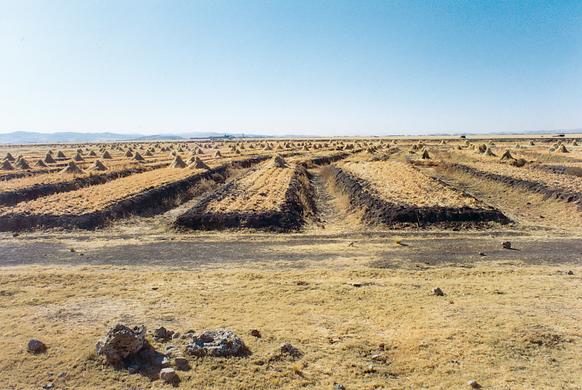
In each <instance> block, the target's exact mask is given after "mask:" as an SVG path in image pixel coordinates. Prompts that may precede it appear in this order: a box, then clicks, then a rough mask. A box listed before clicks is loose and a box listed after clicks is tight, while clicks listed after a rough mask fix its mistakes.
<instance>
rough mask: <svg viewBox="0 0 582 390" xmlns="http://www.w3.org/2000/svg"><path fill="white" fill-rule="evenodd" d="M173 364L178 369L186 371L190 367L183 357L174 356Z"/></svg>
mask: <svg viewBox="0 0 582 390" xmlns="http://www.w3.org/2000/svg"><path fill="white" fill-rule="evenodd" d="M174 366H176V368H177V369H178V370H180V371H188V370H189V369H190V363H188V360H187V359H186V358H185V357H181V356H179V357H176V358H175V359H174Z"/></svg>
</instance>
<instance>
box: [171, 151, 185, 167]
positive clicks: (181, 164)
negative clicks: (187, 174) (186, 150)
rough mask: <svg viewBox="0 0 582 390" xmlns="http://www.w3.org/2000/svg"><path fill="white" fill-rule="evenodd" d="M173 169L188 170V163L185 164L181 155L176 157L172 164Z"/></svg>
mask: <svg viewBox="0 0 582 390" xmlns="http://www.w3.org/2000/svg"><path fill="white" fill-rule="evenodd" d="M170 167H171V168H186V163H185V162H184V160H182V157H180V155H179V154H178V155H176V157H175V158H174V161H172V163H171V164H170Z"/></svg>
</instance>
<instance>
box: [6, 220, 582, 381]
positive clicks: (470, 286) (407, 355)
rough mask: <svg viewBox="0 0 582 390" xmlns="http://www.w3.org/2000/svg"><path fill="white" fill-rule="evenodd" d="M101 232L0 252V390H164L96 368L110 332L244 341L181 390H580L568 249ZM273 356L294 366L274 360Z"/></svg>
mask: <svg viewBox="0 0 582 390" xmlns="http://www.w3.org/2000/svg"><path fill="white" fill-rule="evenodd" d="M134 226H135V227H136V229H137V230H139V223H134ZM116 229H117V230H103V231H98V232H95V233H87V232H74V233H68V234H66V235H63V234H62V233H59V232H45V233H42V232H39V233H27V234H22V235H20V236H18V237H12V236H10V235H8V234H3V235H2V236H0V264H1V265H2V268H0V308H1V309H0V334H1V335H2V336H1V340H2V345H3V348H2V352H0V356H1V357H2V359H0V383H1V384H2V385H1V386H0V387H1V388H3V389H4V388H6V389H35V388H41V386H42V385H44V384H46V383H47V382H53V383H54V384H55V386H56V388H68V389H95V388H105V389H142V388H143V389H148V388H164V387H168V385H164V384H162V383H161V381H160V380H155V379H152V378H149V377H145V376H142V375H139V374H134V375H130V374H128V372H127V371H123V370H121V371H115V370H113V369H111V368H110V367H107V366H104V365H103V364H102V362H101V360H100V359H99V358H98V357H97V356H96V355H95V351H94V346H95V342H96V341H97V339H98V338H99V337H100V336H101V335H103V334H104V333H105V332H106V331H107V329H108V327H110V326H112V325H114V324H115V323H117V322H123V323H127V324H141V323H144V324H146V325H147V326H148V328H149V329H154V328H155V327H158V326H161V325H163V326H165V327H167V328H169V329H173V330H176V331H179V332H185V331H187V330H189V329H194V330H197V331H199V330H202V329H208V328H210V329H212V328H217V327H224V328H228V329H232V330H234V331H236V332H237V333H238V334H239V335H240V336H241V337H242V338H243V340H244V342H245V343H246V344H247V346H248V347H249V349H250V351H251V355H250V356H247V357H239V358H231V359H217V358H214V359H213V358H198V359H191V365H192V369H191V370H190V371H187V372H179V375H180V377H181V379H182V382H181V384H180V387H181V388H204V389H225V388H228V389H272V388H288V389H295V388H313V389H320V388H323V389H326V388H328V389H331V388H332V387H333V383H334V382H337V383H342V384H344V385H345V386H346V388H347V389H400V388H442V389H451V388H468V386H467V381H469V380H472V379H474V380H477V381H478V382H479V383H481V384H482V385H483V386H484V388H493V389H510V388H511V389H531V388H563V389H578V388H581V387H580V386H581V385H580V384H581V381H580V378H581V377H582V366H581V364H580V359H579V357H580V355H581V353H582V347H581V344H580V343H581V342H582V326H581V325H580V324H582V283H581V281H582V279H581V275H582V238H580V237H579V236H578V237H576V236H574V237H573V236H569V235H567V234H565V233H555V232H554V233H551V234H550V233H548V232H543V231H539V232H530V233H527V234H526V233H524V232H522V231H519V230H514V231H507V230H505V231H496V230H490V231H487V232H478V231H466V232H444V231H442V232H440V231H425V232H413V231H409V232H404V231H399V232H380V231H359V232H354V233H352V234H344V233H333V234H326V233H323V232H322V231H319V232H312V233H311V234H309V233H305V234H284V235H281V234H279V235H273V234H259V233H255V234H249V233H236V232H230V233H213V234H188V235H185V234H168V233H167V232H166V233H165V234H155V233H152V232H150V235H145V236H144V235H140V233H139V232H138V231H136V232H135V234H131V233H129V230H127V231H126V232H125V233H123V228H122V227H117V228H116ZM113 233H116V234H117V235H116V236H115V237H113ZM504 240H510V241H511V242H512V243H513V246H514V247H515V250H504V249H501V242H502V241H504ZM71 248H72V249H73V250H74V252H72V251H71ZM479 252H483V253H484V254H485V256H481V255H479ZM568 271H572V272H573V273H574V274H573V275H569V274H568ZM437 286H439V287H441V288H442V289H443V290H444V291H445V293H446V296H444V297H437V296H434V295H432V294H431V290H432V288H434V287H437ZM251 329H259V330H260V331H261V333H262V338H261V339H257V338H254V337H252V336H250V335H249V332H250V330H251ZM32 337H37V338H40V339H42V340H43V341H45V342H46V343H47V345H48V347H49V349H48V352H47V353H46V354H42V355H38V356H33V355H29V354H28V353H26V351H25V345H26V342H27V340H28V339H29V338H32ZM149 339H150V341H152V339H151V337H149ZM283 342H290V343H292V344H293V345H294V346H296V347H298V348H299V349H300V350H301V351H302V352H303V353H304V356H303V357H302V358H300V359H297V360H293V359H291V358H285V359H282V360H278V359H275V358H273V356H274V355H275V351H276V350H277V348H278V347H279V346H280V344H282V343H283ZM178 344H179V343H178ZM153 345H154V347H155V348H156V349H157V350H159V351H162V352H163V350H164V348H165V345H164V344H163V343H162V344H160V343H155V342H153ZM63 372H64V373H65V374H64V376H63V378H59V377H58V375H59V374H60V373H63Z"/></svg>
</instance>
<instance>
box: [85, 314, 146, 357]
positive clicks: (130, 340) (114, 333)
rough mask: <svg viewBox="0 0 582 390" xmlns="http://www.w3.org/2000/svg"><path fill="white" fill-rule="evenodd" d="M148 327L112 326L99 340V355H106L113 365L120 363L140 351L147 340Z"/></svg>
mask: <svg viewBox="0 0 582 390" xmlns="http://www.w3.org/2000/svg"><path fill="white" fill-rule="evenodd" d="M145 334H146V327H145V326H144V325H141V326H136V327H134V328H133V329H132V328H129V327H127V326H125V325H123V324H117V325H115V326H114V327H113V328H111V329H110V330H109V331H108V332H107V335H105V337H103V338H102V339H101V340H99V341H98V342H97V345H96V348H95V349H96V351H97V354H98V355H104V356H105V358H106V360H107V362H108V363H109V364H111V365H118V364H120V363H121V361H122V360H123V359H125V358H127V357H128V356H130V355H135V354H136V353H137V352H139V351H140V350H141V349H142V348H143V346H144V342H145Z"/></svg>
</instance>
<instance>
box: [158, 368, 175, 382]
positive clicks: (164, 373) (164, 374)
mask: <svg viewBox="0 0 582 390" xmlns="http://www.w3.org/2000/svg"><path fill="white" fill-rule="evenodd" d="M160 379H161V380H163V381H164V382H166V383H169V384H171V385H176V384H178V383H179V382H180V377H179V376H178V374H176V370H174V369H173V368H171V367H167V368H162V369H161V370H160Z"/></svg>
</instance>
